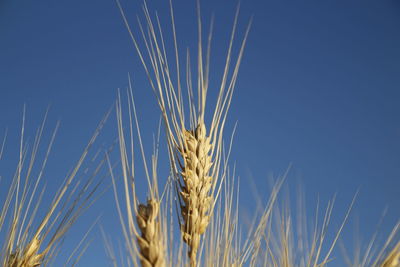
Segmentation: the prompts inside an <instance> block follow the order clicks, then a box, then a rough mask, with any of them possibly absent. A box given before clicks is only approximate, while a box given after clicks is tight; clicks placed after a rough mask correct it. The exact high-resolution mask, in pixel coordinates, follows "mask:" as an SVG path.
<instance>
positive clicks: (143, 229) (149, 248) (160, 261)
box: [136, 199, 166, 267]
mask: <svg viewBox="0 0 400 267" xmlns="http://www.w3.org/2000/svg"><path fill="white" fill-rule="evenodd" d="M158 211H159V204H158V203H157V201H154V200H152V199H149V200H148V201H147V205H145V204H139V208H138V212H137V214H136V221H137V224H138V226H139V229H140V233H141V235H137V236H136V237H137V242H138V245H139V249H140V255H139V257H140V262H141V264H142V266H143V267H163V266H166V265H165V257H164V255H163V252H164V249H163V246H162V242H160V240H161V239H160V223H159V222H158V220H157V216H158Z"/></svg>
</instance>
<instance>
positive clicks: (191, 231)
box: [180, 123, 213, 264]
mask: <svg viewBox="0 0 400 267" xmlns="http://www.w3.org/2000/svg"><path fill="white" fill-rule="evenodd" d="M184 135H185V148H184V149H183V151H181V156H182V158H183V160H184V166H182V172H181V176H182V180H183V183H184V185H182V186H181V190H182V191H181V192H180V195H181V199H182V200H183V202H181V215H182V217H183V219H184V224H183V225H182V226H181V227H182V229H181V231H182V235H183V240H184V241H185V242H186V243H187V244H188V245H189V258H190V261H191V263H192V264H195V262H196V255H197V250H198V247H199V244H200V235H201V234H203V233H204V232H205V230H206V228H207V225H208V222H209V213H210V206H211V202H212V200H213V198H212V196H211V195H210V189H211V187H212V179H213V178H212V177H210V176H209V173H210V169H211V166H212V162H211V156H210V151H211V147H212V145H211V144H210V138H209V137H207V136H206V127H205V125H204V124H203V123H202V124H199V125H198V126H197V128H196V129H195V131H185V132H184Z"/></svg>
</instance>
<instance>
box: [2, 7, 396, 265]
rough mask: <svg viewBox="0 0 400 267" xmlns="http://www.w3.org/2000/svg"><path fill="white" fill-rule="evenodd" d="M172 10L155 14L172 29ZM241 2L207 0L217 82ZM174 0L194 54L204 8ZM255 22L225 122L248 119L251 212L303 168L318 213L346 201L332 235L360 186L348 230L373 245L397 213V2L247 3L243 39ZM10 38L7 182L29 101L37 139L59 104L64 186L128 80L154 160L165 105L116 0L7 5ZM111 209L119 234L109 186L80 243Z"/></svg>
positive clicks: (243, 128)
mask: <svg viewBox="0 0 400 267" xmlns="http://www.w3.org/2000/svg"><path fill="white" fill-rule="evenodd" d="M163 2H165V1H159V0H158V1H149V6H150V8H151V9H153V10H155V9H157V10H158V11H159V13H160V16H161V19H162V21H166V22H167V21H168V20H166V19H167V16H168V9H167V7H168V6H167V5H166V3H163ZM140 3H141V1H133V0H131V1H122V4H123V6H124V8H125V10H126V12H127V14H128V19H129V20H130V22H131V23H132V25H135V15H136V14H139V15H142V12H141V9H140ZM236 4H237V3H236V1H222V0H215V1H202V13H203V15H204V21H205V25H207V24H208V23H207V21H209V19H210V15H211V14H212V13H213V12H214V14H215V31H214V32H215V34H214V41H213V44H212V45H213V50H212V60H213V62H212V66H211V67H212V69H211V70H212V72H211V74H212V75H213V76H212V77H211V85H213V84H216V82H217V81H218V80H219V79H220V74H221V71H222V64H223V59H224V58H223V56H224V55H225V53H224V52H225V51H226V48H227V44H228V37H229V33H230V29H231V25H232V20H233V17H234V12H235V8H236ZM174 6H175V12H176V23H177V30H178V41H179V42H180V44H181V47H182V49H184V48H185V47H189V48H191V49H193V48H194V47H195V45H196V41H197V39H196V31H195V29H196V28H195V27H196V21H195V17H196V14H195V4H194V1H183V0H179V1H178V0H176V1H174ZM252 15H253V16H254V21H253V26H252V28H251V32H250V35H249V39H248V43H247V47H246V51H245V55H244V58H243V62H242V65H241V70H240V73H239V78H238V83H237V87H236V91H235V95H234V99H233V101H232V106H231V111H230V114H229V123H228V125H227V130H228V131H229V130H231V129H232V128H233V125H234V123H235V122H238V129H237V133H236V137H235V144H234V147H233V151H232V155H231V160H232V162H236V165H237V173H238V174H239V175H240V177H241V183H242V184H241V188H242V190H241V191H242V193H241V194H242V195H241V203H242V204H241V205H242V208H243V209H245V210H246V209H251V208H252V207H251V205H252V201H251V199H252V195H253V191H252V190H253V189H252V188H251V186H250V185H249V184H250V183H249V181H250V180H251V181H253V182H254V183H255V184H256V185H257V189H258V191H259V192H267V191H268V190H267V188H268V186H267V177H268V176H269V175H270V174H272V173H273V174H280V173H283V172H284V171H285V170H286V168H287V167H288V166H289V164H292V167H291V170H290V172H289V176H288V181H287V184H288V187H289V190H290V191H291V192H295V187H296V185H297V184H298V183H299V182H300V183H301V184H302V186H303V188H304V190H305V193H306V198H307V204H308V208H309V210H310V216H311V214H312V211H313V210H314V209H313V208H314V206H315V204H316V200H317V197H318V196H319V198H320V199H321V201H322V203H326V201H327V200H328V199H329V198H331V197H332V196H333V195H334V194H335V193H337V201H336V208H335V211H334V218H333V222H332V226H333V227H332V228H331V229H332V230H335V229H336V228H335V227H337V225H338V224H339V222H340V220H341V219H342V217H343V215H344V213H345V211H346V209H347V207H348V205H349V203H350V202H351V199H352V196H353V195H354V194H355V192H356V191H357V190H358V189H359V190H360V192H359V196H358V198H357V201H356V204H355V207H354V212H353V213H352V217H351V220H350V221H349V223H348V225H347V228H346V230H345V234H347V235H348V236H351V237H352V230H353V229H354V227H353V223H354V221H355V218H358V220H359V221H360V235H361V236H362V238H363V239H364V240H365V239H368V238H369V237H370V236H371V235H372V233H373V232H374V231H375V230H376V226H377V224H378V221H379V218H380V216H381V214H382V210H383V209H384V208H385V207H388V213H387V215H386V216H385V220H384V222H383V226H382V229H381V232H382V234H383V235H384V234H387V233H388V232H389V231H390V229H391V227H393V226H394V224H395V223H396V221H397V220H398V219H399V215H400V213H399V210H398V207H399V204H400V197H399V196H400V120H399V114H400V50H399V47H400V34H399V33H400V32H399V29H400V3H399V2H398V1H361V0H357V1H351V2H349V1H316V0H312V1H311V0H310V1H276V0H275V1H269V0H268V1H263V0H248V1H242V3H241V14H240V16H239V28H238V34H239V37H240V36H243V33H244V29H245V27H246V26H247V23H248V21H249V19H250V17H251V16H252ZM133 29H134V30H135V27H133ZM136 30H137V28H136ZM168 33H169V31H168V30H166V36H170V35H168ZM0 40H1V41H0V92H1V97H0V136H2V135H3V132H4V131H5V129H6V128H8V132H9V139H8V142H7V147H6V150H5V154H4V157H5V159H4V160H3V162H2V165H1V166H2V167H1V168H2V172H3V173H1V174H0V175H2V176H3V180H2V183H3V181H6V180H7V178H8V177H7V176H4V173H12V172H13V171H14V170H15V169H8V168H9V166H15V164H16V161H15V160H16V158H15V157H16V151H17V150H16V148H17V147H18V139H19V135H18V134H19V130H20V125H21V118H22V110H23V105H24V103H25V104H26V109H27V126H28V132H29V134H30V136H31V138H33V135H34V131H35V127H36V126H37V125H39V123H40V121H41V119H42V117H43V115H44V113H45V110H46V108H47V107H48V106H49V105H50V106H51V108H50V115H49V120H48V127H47V130H48V133H50V132H51V129H52V127H53V126H54V125H55V123H56V121H57V120H60V121H61V128H60V130H59V133H58V135H57V141H56V144H55V148H54V153H53V156H52V160H51V161H50V162H49V168H48V172H47V179H50V180H49V186H50V188H51V187H52V186H55V185H56V184H57V181H54V180H51V177H52V176H54V175H56V176H59V175H60V176H64V175H65V174H66V172H67V171H68V169H69V168H70V167H71V166H72V164H73V163H74V162H75V160H77V159H78V157H79V155H80V152H81V151H82V150H83V147H84V145H85V143H86V142H87V141H88V140H89V138H90V135H91V133H92V132H93V131H94V129H95V127H96V125H97V123H98V122H99V121H100V119H101V118H102V116H103V115H104V114H105V113H106V112H107V110H108V109H109V108H110V107H111V106H112V105H113V103H114V100H115V98H116V93H117V88H125V87H126V86H127V74H128V72H129V73H130V74H131V75H132V77H133V83H134V93H135V96H136V100H137V108H138V112H139V116H140V118H141V127H142V132H143V133H145V134H144V135H145V137H144V142H145V145H146V147H147V148H148V151H149V152H150V150H151V146H152V145H151V140H152V134H153V133H155V132H156V130H157V125H158V116H159V110H158V108H157V106H156V103H155V101H154V97H153V95H152V93H151V90H150V88H149V86H148V83H147V80H146V77H145V75H144V72H143V69H142V66H141V65H140V62H139V59H138V57H137V55H136V52H135V50H134V47H133V45H132V43H131V41H130V39H129V36H128V33H127V31H126V28H125V26H124V25H123V22H122V19H121V16H120V14H119V11H118V8H117V6H116V3H115V2H114V1H112V0H101V1H92V0H89V1H77V0H71V1H56V2H54V1H49V0H41V1H20V0H17V1H11V0H3V1H1V2H0ZM237 44H238V43H237ZM237 47H238V46H237ZM183 51H184V50H183ZM213 89H214V88H212V86H211V88H210V98H212V97H213V96H215V90H214V91H213ZM115 125H116V123H115V119H114V116H112V117H111V119H110V120H109V122H108V124H107V126H106V128H105V130H104V132H103V134H102V136H101V138H100V141H99V143H98V145H97V148H102V147H107V146H108V145H110V144H112V142H113V138H115V137H116V128H115ZM165 159H166V158H165ZM50 163H51V164H52V165H51V164H50ZM13 164H14V165H13ZM138 165H139V166H141V165H140V163H139V164H138ZM13 168H14V167H13ZM160 169H161V172H162V171H164V170H165V169H166V168H165V165H164V166H163V164H162V163H161V166H160ZM57 171H58V172H62V173H61V174H59V173H57ZM164 173H165V172H164ZM53 183H54V185H53ZM3 190H4V189H3V188H1V189H0V192H1V194H3ZM260 194H261V195H263V193H260ZM262 197H264V199H265V198H266V197H267V196H262ZM396 207H397V208H396ZM100 212H102V213H103V219H102V223H103V225H104V227H105V228H106V229H110V230H109V231H110V232H111V233H114V231H116V230H114V229H116V228H118V227H119V222H118V221H117V220H116V217H115V208H114V202H113V200H112V194H111V191H110V192H108V193H107V194H106V195H105V196H104V198H102V199H101V201H99V203H98V205H95V206H94V207H93V209H92V210H91V211H90V212H89V213H88V214H87V215H86V216H84V217H82V220H81V222H82V226H79V227H77V228H78V229H76V231H77V232H75V233H74V232H73V231H72V232H71V239H73V238H75V237H76V238H77V239H75V241H76V240H79V234H77V233H79V232H80V231H84V230H83V229H84V228H85V227H88V225H90V223H91V222H92V221H93V218H95V217H96V216H97V214H99V213H100ZM80 228H82V229H80ZM72 230H74V229H72ZM115 233H116V232H115ZM93 236H94V237H93V238H94V240H95V242H94V243H93V245H92V246H91V247H90V248H89V250H88V252H87V254H86V255H85V257H84V258H83V259H82V266H100V265H99V264H100V263H99V262H97V263H96V264H93V259H99V261H100V259H101V262H102V263H103V262H105V256H104V252H103V248H102V244H101V242H102V240H101V238H100V235H99V234H98V231H97V230H95V232H94V234H93ZM120 238H121V239H122V236H120ZM345 241H348V242H350V241H349V240H348V238H346V237H345ZM68 244H69V243H68ZM351 245H352V244H349V246H350V247H351ZM90 262H92V264H90ZM102 263H101V264H102ZM104 266H106V264H104ZM332 266H334V265H332Z"/></svg>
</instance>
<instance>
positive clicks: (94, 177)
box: [0, 0, 400, 267]
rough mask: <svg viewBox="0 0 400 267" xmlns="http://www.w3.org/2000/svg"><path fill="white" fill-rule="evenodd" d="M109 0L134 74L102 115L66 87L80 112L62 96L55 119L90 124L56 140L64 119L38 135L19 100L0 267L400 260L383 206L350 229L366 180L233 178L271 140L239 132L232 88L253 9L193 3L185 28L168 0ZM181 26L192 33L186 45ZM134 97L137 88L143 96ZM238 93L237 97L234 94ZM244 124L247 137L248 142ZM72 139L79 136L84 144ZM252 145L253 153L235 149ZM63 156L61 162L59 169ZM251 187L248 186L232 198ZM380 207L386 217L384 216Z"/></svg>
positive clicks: (290, 172)
mask: <svg viewBox="0 0 400 267" xmlns="http://www.w3.org/2000/svg"><path fill="white" fill-rule="evenodd" d="M114 4H115V5H114V7H115V10H114V11H115V14H117V15H118V17H119V19H120V22H121V21H122V23H120V24H118V27H120V28H121V32H122V31H123V32H124V34H125V35H126V36H128V37H129V39H130V41H131V43H130V49H131V50H133V51H134V53H132V54H134V55H135V57H134V60H135V61H136V63H135V64H136V66H138V68H140V69H141V70H140V71H138V73H130V74H129V75H128V78H127V82H126V83H127V86H126V87H124V86H122V87H121V88H119V89H118V90H116V91H115V90H113V91H112V98H113V99H114V98H115V101H111V102H110V101H109V99H110V98H109V97H108V96H107V97H105V99H106V100H107V101H108V102H107V101H105V103H107V104H105V106H107V105H108V106H112V107H111V108H110V109H109V110H108V111H107V109H104V111H103V112H102V111H100V113H104V114H105V115H104V116H102V117H101V119H100V121H99V122H97V121H96V119H98V118H99V116H92V115H93V113H96V114H97V115H98V113H99V110H101V109H96V110H94V109H93V110H92V108H91V104H92V102H96V99H97V94H100V93H99V92H96V91H93V92H91V93H90V95H86V94H85V93H82V95H78V96H76V97H75V96H74V98H73V101H78V100H76V98H79V97H82V98H84V99H85V104H84V105H83V107H84V108H82V107H80V106H79V105H74V104H72V105H70V107H72V108H70V110H71V109H72V111H71V112H74V109H76V110H77V112H78V115H75V116H74V119H73V120H72V121H71V122H69V121H68V120H67V122H66V124H67V126H71V125H79V126H77V127H76V128H80V127H82V128H83V127H86V129H87V128H89V127H88V126H89V125H84V123H83V122H82V123H78V121H79V118H78V117H79V116H82V118H81V119H82V120H83V119H85V118H87V119H88V120H90V121H91V124H90V126H91V127H93V131H92V133H91V134H90V133H86V132H85V134H84V135H82V136H79V134H77V136H75V135H74V131H76V130H77V129H75V126H72V128H73V129H69V130H68V135H66V134H65V135H63V134H62V133H60V132H61V131H62V130H65V128H64V129H63V128H62V127H61V126H60V125H62V123H63V122H62V120H61V123H60V122H57V123H56V124H55V126H54V130H53V131H51V130H49V129H48V128H49V127H48V124H49V120H50V121H52V119H49V117H51V116H50V115H49V114H51V113H52V112H54V111H53V110H52V109H54V108H52V109H49V110H50V111H49V110H48V111H46V113H45V115H44V116H43V120H42V122H41V123H40V124H39V126H32V122H31V121H29V120H30V119H31V116H29V114H30V107H29V102H28V103H27V107H25V105H24V106H23V109H22V115H21V114H19V115H18V116H19V117H20V120H19V121H18V123H16V122H14V123H15V125H17V126H16V127H11V128H12V129H11V130H5V131H4V135H3V136H4V137H3V138H2V139H1V143H0V164H1V165H0V166H1V169H0V171H1V172H0V185H1V191H0V192H1V195H0V240H1V243H2V246H1V253H0V262H1V263H0V264H1V265H2V266H4V267H34V266H145V267H150V266H158V267H164V266H171V267H173V266H190V267H196V266H221V267H224V266H227V267H228V266H229V267H230V266H232V267H233V266H235V267H236V266H268V267H269V266H272V267H322V266H349V267H364V266H365V267H400V221H399V220H400V216H399V212H398V207H391V208H388V209H387V213H385V212H386V209H385V207H377V209H378V210H383V213H384V216H381V217H379V216H375V221H374V222H368V226H370V225H378V226H382V227H376V228H375V230H374V231H373V232H368V231H366V230H365V229H368V230H369V229H371V227H368V228H365V229H364V228H363V223H364V221H361V222H360V223H359V224H360V226H359V228H360V229H361V232H362V236H361V237H360V236H355V237H354V236H352V234H354V233H353V231H352V230H351V227H352V225H351V223H353V222H354V221H355V216H356V215H354V213H357V212H358V211H357V210H358V209H360V205H358V204H357V203H358V202H359V201H360V200H359V199H360V198H361V199H362V196H363V189H365V187H364V188H363V187H362V186H361V185H355V186H354V184H353V183H350V182H349V185H348V187H349V188H350V187H352V188H354V189H355V190H350V189H345V191H346V194H345V196H346V197H347V198H346V197H344V198H343V195H341V192H340V191H339V192H336V191H334V194H326V193H325V192H324V191H323V192H319V193H318V194H319V195H307V196H306V195H305V194H306V193H305V189H307V188H305V189H304V188H302V187H301V186H298V187H295V186H294V184H295V180H294V179H293V177H292V176H294V172H295V171H296V165H297V164H298V163H296V162H285V164H286V165H285V167H284V168H283V171H281V173H280V174H278V175H271V178H270V179H269V180H268V183H269V186H264V185H261V184H257V183H258V182H260V181H261V180H255V181H253V180H251V179H250V177H246V175H244V174H243V173H241V172H243V169H241V168H240V166H241V165H240V164H241V163H240V162H241V160H243V161H245V159H246V158H247V157H248V158H249V159H250V158H253V157H254V158H260V159H265V156H264V154H268V153H269V151H263V148H264V146H263V142H266V141H265V140H264V139H262V140H255V139H256V138H257V137H260V136H262V137H263V138H268V136H269V135H268V134H269V133H268V132H264V131H265V130H266V129H267V128H265V127H266V126H265V125H264V126H260V125H261V124H268V125H269V123H267V122H266V121H264V120H259V121H254V120H252V121H251V122H252V123H254V124H251V125H250V129H247V131H241V130H240V128H241V127H242V126H241V121H240V120H239V122H237V118H235V117H234V115H236V114H238V111H236V110H235V107H237V106H238V105H239V104H238V103H239V102H238V101H240V100H243V101H245V98H244V97H243V95H246V96H247V95H248V94H251V91H250V89H249V88H244V87H243V86H245V85H243V84H241V83H240V77H241V73H242V72H245V73H246V72H251V70H246V67H249V65H248V64H244V66H243V64H242V61H245V60H246V54H247V53H249V54H250V56H251V55H252V53H251V51H250V52H248V50H249V49H250V50H251V49H255V48H254V47H255V45H252V43H251V41H252V40H254V39H252V38H251V36H252V34H253V29H254V28H255V29H254V31H255V32H256V33H259V27H260V26H257V22H259V20H257V17H253V16H251V15H250V16H248V12H247V11H246V7H245V6H246V3H244V2H243V3H241V4H238V5H236V4H235V5H233V6H231V7H230V9H229V10H230V11H231V14H229V15H228V17H229V16H230V17H229V19H227V20H226V21H229V23H228V22H226V21H225V20H224V21H223V22H224V23H222V22H221V20H218V14H217V15H216V16H214V15H211V12H210V14H208V13H207V12H208V11H209V7H210V5H208V4H204V3H203V1H193V3H192V5H190V7H191V8H192V10H188V11H187V12H188V13H190V14H191V15H188V17H189V18H191V19H192V22H190V23H189V22H187V23H186V24H185V23H183V22H186V21H185V20H183V21H182V20H181V19H179V15H180V13H181V12H183V13H185V12H186V11H183V10H181V9H180V8H181V6H180V5H179V4H181V3H175V2H174V1H165V3H162V4H160V3H159V5H161V6H162V7H161V8H160V9H159V10H158V11H156V10H157V8H156V7H153V5H154V6H156V4H154V3H152V2H151V1H143V2H141V3H140V5H139V6H140V10H134V11H133V12H132V10H130V9H129V6H128V4H127V3H125V2H122V1H121V2H120V1H118V0H117V1H116V3H114ZM182 5H184V4H182ZM203 5H204V6H205V7H204V6H203ZM211 6H212V5H211ZM243 10H244V11H243ZM135 12H136V13H135ZM243 13H244V15H243ZM132 14H133V15H132ZM117 15H116V16H117ZM85 16H86V14H84V15H83V17H85ZM135 16H137V17H135ZM186 19H187V18H186ZM179 22H180V23H179ZM218 23H220V24H223V25H220V24H218ZM221 26H223V27H221ZM181 28H189V29H188V32H189V33H190V34H191V36H190V38H191V40H190V42H189V43H185V42H184V41H183V40H185V38H186V37H184V36H181V35H180V32H181V31H180V29H181ZM220 31H221V32H220ZM221 36H223V37H221ZM89 38H90V37H89ZM192 39H194V40H192ZM124 41H125V42H126V43H128V39H125V40H124ZM110 42H111V41H110ZM218 43H220V44H218ZM99 46H100V45H99ZM214 46H216V50H217V53H214V52H213V51H214V50H213V49H214ZM221 48H223V49H221ZM88 51H89V50H88ZM87 53H89V52H87ZM216 54H217V55H218V56H216ZM253 56H254V55H253ZM257 56H259V55H257ZM257 56H256V57H257ZM130 60H131V59H130ZM216 61H217V62H218V63H215V62H216ZM263 64H267V63H266V62H264V63H263ZM241 66H242V67H241ZM218 67H219V68H218ZM71 72H73V70H71ZM264 78H265V77H263V79H264ZM263 79H261V81H262V80H263ZM236 87H239V88H237V89H235V88H236ZM238 90H239V91H240V90H248V91H245V92H242V93H238V92H237V91H238ZM82 91H83V89H82V90H81V92H82ZM142 92H146V93H142ZM143 94H147V95H148V96H146V97H143V99H142V98H141V97H142V96H143ZM237 94H238V95H239V96H242V97H243V98H240V99H239V100H235V96H236V95H237ZM110 95H111V94H110ZM62 97H65V96H62ZM253 97H256V96H253ZM150 101H151V104H149V103H150ZM257 101H259V100H257V99H254V103H256V102H257ZM74 103H75V102H74ZM76 103H78V102H76ZM262 103H264V102H262ZM254 105H255V104H254ZM262 105H264V104H262ZM108 106H107V107H108ZM250 106H251V104H250ZM250 106H248V107H249V109H251V107H250ZM304 109H307V108H306V107H304ZM56 110H57V109H56ZM150 110H151V111H150ZM79 112H80V114H79ZM254 116H255V117H256V118H260V117H257V115H254ZM262 116H264V115H262ZM93 117H94V118H93ZM51 118H52V117H51ZM153 122H154V123H153ZM96 123H97V126H96ZM279 123H281V122H279V121H278V124H279ZM2 124H3V123H2ZM15 125H13V126H15ZM243 125H244V126H245V127H246V126H248V125H249V124H248V122H247V121H245V122H244V123H243ZM1 126H2V127H3V125H1ZM4 126H5V125H4ZM35 127H36V128H35ZM60 127H61V130H60V129H59V128H60ZM15 128H17V129H18V130H17V131H15V132H14V129H15ZM32 129H36V130H35V131H33V130H32ZM149 129H150V130H149ZM32 132H34V133H35V134H31V133H32ZM260 132H264V133H261V134H262V135H260ZM241 133H250V134H251V136H248V135H247V138H248V139H249V140H246V139H245V138H246V136H244V138H241ZM58 135H61V138H62V140H61V141H62V142H65V143H67V145H65V146H64V147H63V149H65V154H66V155H74V156H76V155H78V156H77V160H76V161H73V160H71V159H69V160H66V159H61V160H60V161H58V162H57V161H53V160H52V156H53V146H55V147H56V148H55V150H56V151H57V153H63V151H62V150H60V149H57V142H58V141H57V139H58ZM102 135H104V136H102ZM264 136H265V137H264ZM83 137H85V138H87V137H89V138H88V139H89V141H88V142H87V143H86V144H85V143H81V142H82V139H85V138H83ZM99 138H100V139H101V140H100V141H99V140H98V139H99ZM250 139H251V140H250ZM253 139H254V140H253ZM260 139H261V138H260ZM32 140H33V141H32ZM78 140H79V141H78ZM102 140H107V141H102ZM83 141H85V140H83ZM102 142H103V143H102ZM241 142H243V144H241ZM252 142H256V143H258V144H259V145H258V148H259V151H256V148H254V147H251V148H250V149H247V150H245V149H243V147H246V146H251V144H252ZM74 143H75V144H76V145H77V146H79V145H80V146H82V147H83V148H82V149H81V150H80V151H82V150H83V151H82V152H81V153H80V154H79V153H78V154H77V153H76V151H75V150H77V151H79V150H78V149H75V147H74V148H73V150H74V153H73V154H71V153H70V151H69V149H72V147H73V146H74ZM236 147H240V148H241V149H242V150H240V149H237V148H236ZM282 147H284V146H282ZM349 151H350V150H349ZM242 153H252V154H253V155H249V156H246V155H241V154H242ZM238 155H239V156H238ZM237 156H238V158H235V157H237ZM278 156H279V155H278ZM323 156H325V155H320V157H323ZM7 157H9V158H10V159H7ZM342 157H345V156H342ZM63 161H64V162H63ZM71 162H72V167H71V166H66V167H65V166H63V164H64V165H68V164H71ZM62 163H63V164H62ZM257 163H259V162H257ZM263 164H266V163H261V164H259V165H262V166H261V167H264V165H263ZM64 168H69V169H68V170H67V171H65V172H64ZM321 179H324V178H321ZM263 180H264V179H263ZM252 183H254V184H252ZM321 183H323V182H321ZM326 183H327V184H328V186H329V185H330V186H333V184H334V183H335V182H334V181H326ZM338 183H339V181H338ZM354 183H355V182H354ZM306 184H307V183H306ZM308 184H309V183H308ZM343 184H344V185H346V182H343ZM251 186H253V188H252V190H251V193H249V192H247V193H246V194H243V193H242V191H246V190H247V191H249V187H251ZM390 186H391V187H393V188H394V187H396V184H393V185H388V188H389V187H390ZM293 188H295V189H297V190H298V192H296V193H293ZM335 189H336V188H335ZM378 189H379V188H378V187H376V190H378ZM350 191H351V192H350ZM349 192H350V193H349ZM367 192H369V191H367ZM388 194H389V193H388ZM310 199H312V200H311V201H310ZM398 200H399V198H398V197H397V204H399V202H398ZM337 203H340V205H339V206H340V209H339V211H337V210H336V206H337ZM361 203H363V202H361ZM368 203H369V205H371V206H372V205H378V204H379V203H381V202H380V201H377V200H376V201H374V200H370V202H368ZM310 204H311V206H310ZM361 210H362V211H364V212H366V210H368V207H361ZM371 210H372V209H371ZM385 216H388V217H389V218H391V219H392V220H391V221H390V222H389V223H383V222H384V221H385ZM393 218H394V219H395V221H394V224H393ZM117 229H118V230H117ZM363 229H364V230H363ZM354 232H355V231H354ZM70 239H72V244H71V243H69V240H70ZM353 244H355V245H353Z"/></svg>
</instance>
